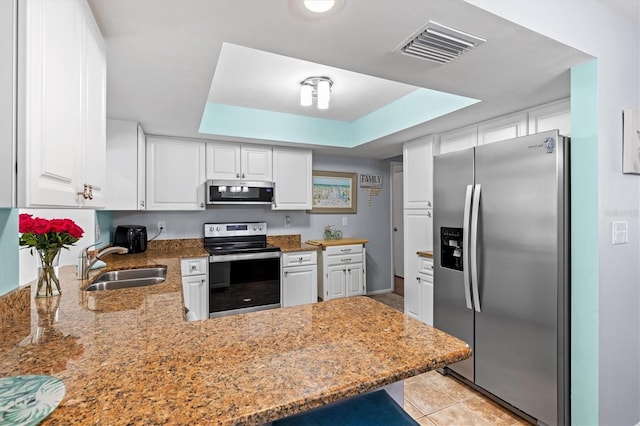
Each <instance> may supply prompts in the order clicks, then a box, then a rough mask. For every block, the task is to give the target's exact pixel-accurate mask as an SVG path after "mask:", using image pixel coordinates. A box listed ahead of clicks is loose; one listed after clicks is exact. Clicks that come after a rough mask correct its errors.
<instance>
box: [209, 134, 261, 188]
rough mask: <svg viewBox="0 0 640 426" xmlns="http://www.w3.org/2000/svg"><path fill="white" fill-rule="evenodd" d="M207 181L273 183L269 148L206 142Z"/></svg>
mask: <svg viewBox="0 0 640 426" xmlns="http://www.w3.org/2000/svg"><path fill="white" fill-rule="evenodd" d="M206 158H207V166H206V169H207V173H206V177H207V180H211V179H213V180H217V179H223V180H238V179H240V180H245V181H262V182H265V181H266V182H272V181H273V164H272V162H273V153H272V148H271V147H264V146H258V145H238V144H232V143H221V142H208V143H207V146H206Z"/></svg>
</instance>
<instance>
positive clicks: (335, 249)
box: [325, 244, 363, 256]
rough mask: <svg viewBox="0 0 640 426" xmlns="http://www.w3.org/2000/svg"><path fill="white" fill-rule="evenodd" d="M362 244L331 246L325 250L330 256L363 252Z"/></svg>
mask: <svg viewBox="0 0 640 426" xmlns="http://www.w3.org/2000/svg"><path fill="white" fill-rule="evenodd" d="M362 247H363V246H362V244H350V245H346V246H330V247H327V248H326V250H325V252H326V253H327V255H329V256H334V255H342V254H350V253H362Z"/></svg>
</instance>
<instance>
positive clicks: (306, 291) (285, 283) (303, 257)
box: [281, 251, 318, 307]
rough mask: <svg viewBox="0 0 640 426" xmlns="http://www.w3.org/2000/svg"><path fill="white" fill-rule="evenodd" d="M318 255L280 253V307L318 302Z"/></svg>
mask: <svg viewBox="0 0 640 426" xmlns="http://www.w3.org/2000/svg"><path fill="white" fill-rule="evenodd" d="M317 264H318V253H317V252H316V251H301V252H291V253H282V277H281V282H282V307H287V306H296V305H302V304H306V303H315V302H317V301H318V266H317Z"/></svg>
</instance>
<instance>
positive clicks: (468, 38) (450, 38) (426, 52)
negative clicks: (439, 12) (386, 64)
mask: <svg viewBox="0 0 640 426" xmlns="http://www.w3.org/2000/svg"><path fill="white" fill-rule="evenodd" d="M485 41H486V40H484V39H482V38H480V37H476V36H473V35H471V34H467V33H464V32H462V31H458V30H455V29H453V28H449V27H446V26H444V25H441V24H438V23H437V22H433V21H429V22H428V23H427V25H426V26H424V27H423V28H421V29H420V30H419V31H418V32H417V35H415V33H414V35H412V36H411V37H410V38H409V39H407V40H406V41H404V42H403V43H402V44H401V45H400V46H399V47H398V48H397V49H396V50H400V51H401V52H402V53H404V54H405V55H409V56H413V57H416V58H420V59H426V60H427V61H433V62H438V63H440V64H446V63H447V62H450V61H452V60H453V59H455V58H457V57H458V56H460V55H462V54H463V53H465V52H467V51H469V50H471V49H473V48H474V47H477V46H479V45H481V44H482V43H484V42H485Z"/></svg>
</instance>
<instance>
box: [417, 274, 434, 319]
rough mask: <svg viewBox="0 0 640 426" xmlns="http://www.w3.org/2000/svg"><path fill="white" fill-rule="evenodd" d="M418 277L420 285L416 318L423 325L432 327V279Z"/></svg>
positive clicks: (422, 276) (421, 275) (424, 276)
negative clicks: (418, 307) (418, 309)
mask: <svg viewBox="0 0 640 426" xmlns="http://www.w3.org/2000/svg"><path fill="white" fill-rule="evenodd" d="M418 275H419V277H418V278H419V283H420V295H419V299H420V314H419V316H418V318H419V319H420V321H422V322H424V323H425V324H429V325H433V277H430V276H428V275H424V274H418Z"/></svg>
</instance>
